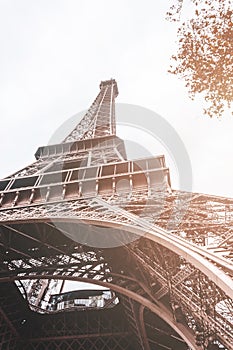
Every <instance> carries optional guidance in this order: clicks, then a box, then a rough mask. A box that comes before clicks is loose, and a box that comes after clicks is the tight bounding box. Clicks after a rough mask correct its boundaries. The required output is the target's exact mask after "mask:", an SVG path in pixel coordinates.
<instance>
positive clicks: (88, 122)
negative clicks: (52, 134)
mask: <svg viewBox="0 0 233 350" xmlns="http://www.w3.org/2000/svg"><path fill="white" fill-rule="evenodd" d="M117 95H118V88H117V83H116V81H115V79H110V80H106V81H102V82H101V83H100V92H99V94H98V96H97V97H96V99H95V101H94V102H93V103H92V105H91V107H90V108H89V109H88V111H87V112H86V114H85V115H84V117H83V118H82V119H81V121H80V122H79V123H78V125H77V126H76V127H75V129H73V131H72V132H71V133H70V134H69V135H68V136H67V137H66V138H65V140H64V141H63V142H70V141H79V140H86V139H90V138H92V139H93V138H98V137H104V136H110V135H115V134H116V121H115V98H116V97H117Z"/></svg>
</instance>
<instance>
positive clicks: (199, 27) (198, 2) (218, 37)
mask: <svg viewBox="0 0 233 350" xmlns="http://www.w3.org/2000/svg"><path fill="white" fill-rule="evenodd" d="M188 1H191V2H192V3H193V7H194V13H193V16H192V18H191V19H188V20H185V22H183V23H181V20H180V17H181V15H182V10H183V0H176V3H175V4H174V5H173V6H172V7H171V8H170V10H169V11H168V13H167V19H169V20H171V21H178V22H179V27H178V32H177V36H178V50H177V53H176V54H175V55H173V56H172V63H171V66H170V69H169V72H170V73H172V74H176V75H177V76H179V77H181V78H183V79H184V80H185V83H186V87H187V88H188V91H189V94H190V97H191V98H194V97H195V96H196V95H197V94H198V93H201V94H202V95H203V97H204V99H205V102H206V108H205V109H204V113H205V114H207V115H209V116H210V117H213V116H217V117H221V116H222V114H223V112H224V110H225V108H226V107H228V108H231V106H232V101H233V3H232V0H226V1H224V0H188ZM232 114H233V113H232Z"/></svg>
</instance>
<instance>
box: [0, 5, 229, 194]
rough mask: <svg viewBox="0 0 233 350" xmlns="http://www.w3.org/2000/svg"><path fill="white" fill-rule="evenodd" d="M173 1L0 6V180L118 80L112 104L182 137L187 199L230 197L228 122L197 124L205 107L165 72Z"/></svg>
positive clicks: (202, 120) (172, 35) (226, 119)
mask: <svg viewBox="0 0 233 350" xmlns="http://www.w3.org/2000/svg"><path fill="white" fill-rule="evenodd" d="M171 2H172V1H167V0H157V1H155V0H146V1H143V2H142V1H137V0H118V1H112V0H98V1H94V0H92V1H90V0H85V1H84V0H40V1H36V0H20V1H19V0H0V43H1V46H0V48H1V54H0V96H1V97H0V115H1V138H0V149H1V168H0V177H1V178H3V177H6V176H7V175H10V174H11V173H13V172H14V171H16V170H18V169H20V168H22V167H24V166H26V165H28V164H30V163H31V162H32V161H33V160H34V158H33V155H34V153H35V151H36V149H37V148H38V147H39V146H42V145H46V144H47V143H48V141H49V139H50V138H51V136H52V135H53V133H54V132H55V130H56V129H57V128H59V127H60V125H61V124H62V123H63V122H65V121H66V120H67V119H68V118H69V117H71V116H73V115H74V114H76V113H77V112H80V111H82V110H84V109H86V108H88V107H89V106H90V104H91V103H92V102H93V100H94V98H95V97H96V95H97V93H98V91H99V83H100V81H101V80H105V79H110V78H115V79H116V80H117V83H118V88H119V96H118V98H117V102H119V103H128V104H133V105H139V106H141V107H144V108H148V109H150V110H152V111H154V112H156V113H158V114H159V115H160V116H161V117H163V118H164V119H165V120H166V121H167V122H168V123H170V124H171V126H172V127H173V128H174V129H175V130H176V132H177V133H178V134H179V136H180V138H181V140H182V141H183V143H184V145H185V147H186V150H187V152H188V155H189V158H190V160H191V164H192V171H193V185H192V189H193V191H196V192H204V193H211V194H218V195H223V196H228V197H233V186H232V179H233V163H232V153H233V137H232V134H233V132H232V131H233V117H231V115H230V112H227V113H225V115H224V116H223V117H222V120H218V119H210V118H209V117H207V116H204V115H203V111H202V108H203V102H202V100H201V99H200V98H198V99H196V100H195V101H191V100H190V99H189V98H188V94H187V91H186V89H185V87H184V82H183V81H180V80H178V78H177V77H176V76H172V75H171V74H169V73H167V69H168V68H169V58H170V56H171V55H172V54H174V53H175V52H176V51H175V50H176V43H175V41H176V25H175V24H173V23H170V22H167V21H165V13H166V10H167V9H168V8H169V4H171ZM185 3H186V11H187V13H188V12H189V10H190V9H191V6H190V5H189V0H185ZM189 6H190V8H189ZM142 120H143V122H144V123H145V126H146V122H147V121H146V118H145V117H144V116H143V115H142ZM118 131H119V136H120V137H121V136H124V137H126V131H127V130H125V131H122V135H121V134H120V131H121V128H118ZM135 135H136V133H135ZM129 138H133V136H132V135H129ZM135 142H139V143H140V142H141V140H140V139H139V138H138V136H137V135H136V136H135ZM142 145H144V144H143V141H142ZM165 148H166V147H165ZM164 152H165V153H166V150H165V151H164ZM174 152H175V150H174ZM154 153H156V150H154V151H153V154H154ZM160 153H161V149H160V147H158V154H160ZM166 156H167V158H168V163H169V164H168V165H169V166H170V167H171V169H174V164H172V160H171V159H169V154H168V155H167V154H166ZM174 172H175V171H174V170H172V173H171V180H173V177H174V178H175V176H176V175H175V174H174ZM172 182H173V181H172ZM176 186H177V182H176V181H175V187H176ZM173 187H174V185H173Z"/></svg>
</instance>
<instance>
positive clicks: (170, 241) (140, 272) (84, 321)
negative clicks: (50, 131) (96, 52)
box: [0, 79, 233, 350]
mask: <svg viewBox="0 0 233 350" xmlns="http://www.w3.org/2000/svg"><path fill="white" fill-rule="evenodd" d="M117 95H118V88H117V84H116V81H115V80H114V79H111V80H108V81H104V82H101V84H100V92H99V94H98V96H97V98H96V99H95V101H94V102H93V104H92V105H91V107H90V108H89V110H88V111H87V113H86V114H85V115H84V117H83V118H82V120H81V121H80V122H79V123H78V125H77V126H76V127H75V129H74V130H73V131H72V132H71V133H70V134H69V135H68V136H67V137H66V138H65V139H64V141H63V142H61V143H59V144H53V145H47V146H45V147H40V148H39V149H38V150H37V152H36V154H35V156H36V161H35V162H34V163H33V164H31V165H29V166H27V167H25V168H24V169H22V170H20V171H18V172H16V173H15V174H13V175H11V176H9V177H7V178H5V179H3V180H1V181H0V257H1V264H0V345H1V346H0V348H1V349H2V350H3V349H10V350H15V349H17V350H21V349H23V350H29V349H30V350H31V349H35V350H42V349H43V350H49V349H50V350H51V349H58V350H64V349H67V350H68V349H72V350H73V349H81V350H82V349H83V350H84V349H85V350H86V349H88V350H90V349H92V350H95V349H101V350H108V349H111V350H112V349H117V350H120V349H124V350H125V349H129V350H130V349H132V350H137V349H144V350H153V349H156V350H158V349H159V350H164V349H175V350H179V349H180V350H183V349H192V350H199V349H206V350H215V349H225V350H226V349H227V350H229V349H233V280H232V276H233V261H232V259H233V199H229V198H222V197H217V196H211V195H205V194H200V193H187V192H185V191H178V190H174V189H173V188H172V187H171V184H170V178H169V169H168V168H167V167H166V164H165V159H164V157H163V156H158V157H148V158H144V159H138V160H128V159H127V155H126V151H125V146H124V142H123V140H121V139H120V138H119V137H117V136H116V123H115V98H116V97H117ZM184 209H185V210H184ZM171 222H172V223H173V224H172V225H171ZM168 223H169V225H168ZM81 282H86V283H89V286H90V284H91V286H92V287H91V289H90V288H89V289H87V288H83V287H82V285H83V284H82V283H81ZM71 284H72V286H73V287H72V288H73V289H72V290H71V289H70V290H69V289H66V290H65V289H64V286H65V285H66V286H69V285H71ZM74 286H75V288H74ZM99 286H100V287H102V288H104V289H99Z"/></svg>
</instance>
